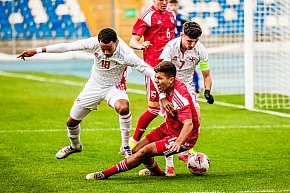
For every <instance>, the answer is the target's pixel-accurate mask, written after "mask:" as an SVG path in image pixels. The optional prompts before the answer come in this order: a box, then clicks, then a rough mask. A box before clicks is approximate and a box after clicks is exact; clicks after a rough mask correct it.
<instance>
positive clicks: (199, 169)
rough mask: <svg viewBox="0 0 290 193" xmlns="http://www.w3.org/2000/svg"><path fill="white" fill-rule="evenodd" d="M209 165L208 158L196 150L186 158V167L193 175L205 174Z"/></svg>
mask: <svg viewBox="0 0 290 193" xmlns="http://www.w3.org/2000/svg"><path fill="white" fill-rule="evenodd" d="M209 167H210V162H209V159H208V157H207V156H206V155H205V154H204V153H201V152H197V153H194V154H192V155H190V156H189V158H188V162H187V168H188V170H189V171H190V173H192V174H194V175H203V174H205V173H206V172H207V171H208V170H209Z"/></svg>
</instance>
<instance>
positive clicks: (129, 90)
mask: <svg viewBox="0 0 290 193" xmlns="http://www.w3.org/2000/svg"><path fill="white" fill-rule="evenodd" d="M0 75H2V76H7V77H15V78H24V79H29V80H36V81H41V82H51V83H58V84H66V85H72V86H84V85H85V84H84V83H80V82H75V81H70V80H59V79H53V78H44V77H40V76H33V75H28V74H20V73H11V72H4V71H0ZM127 91H128V92H131V93H135V94H146V92H145V91H143V90H138V89H131V88H128V89H127ZM199 101H201V102H206V100H204V99H199ZM215 104H217V105H221V106H227V107H234V108H239V109H245V107H244V106H243V105H235V104H230V103H225V102H219V101H215ZM252 111H255V112H259V113H266V114H271V115H277V116H280V117H289V118H290V114H286V113H279V112H273V111H268V110H259V109H253V110H252Z"/></svg>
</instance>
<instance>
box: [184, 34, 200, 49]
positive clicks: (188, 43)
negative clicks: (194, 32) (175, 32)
mask: <svg viewBox="0 0 290 193" xmlns="http://www.w3.org/2000/svg"><path fill="white" fill-rule="evenodd" d="M198 40H199V38H197V39H193V38H190V37H188V36H187V35H185V34H184V33H182V34H181V41H182V43H181V44H182V45H181V46H182V47H183V48H185V49H186V50H191V49H192V48H194V46H195V45H196V43H197V42H198Z"/></svg>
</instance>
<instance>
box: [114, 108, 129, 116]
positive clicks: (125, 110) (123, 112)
mask: <svg viewBox="0 0 290 193" xmlns="http://www.w3.org/2000/svg"><path fill="white" fill-rule="evenodd" d="M116 111H117V112H118V114H120V115H128V113H129V112H130V111H129V106H121V107H119V108H118V109H116Z"/></svg>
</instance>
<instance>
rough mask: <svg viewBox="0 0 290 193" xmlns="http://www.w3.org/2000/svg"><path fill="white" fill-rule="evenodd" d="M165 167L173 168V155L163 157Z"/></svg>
mask: <svg viewBox="0 0 290 193" xmlns="http://www.w3.org/2000/svg"><path fill="white" fill-rule="evenodd" d="M165 161H166V167H174V163H173V155H171V156H168V157H165Z"/></svg>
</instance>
